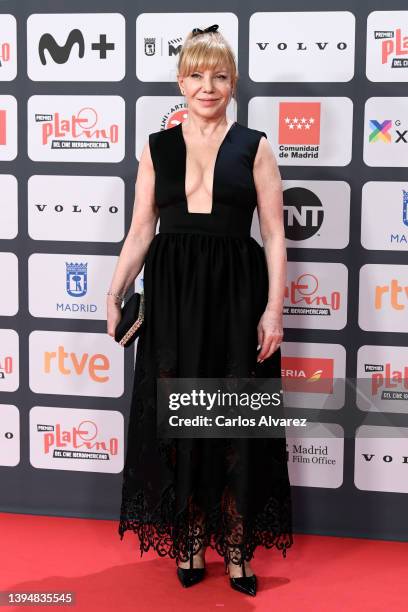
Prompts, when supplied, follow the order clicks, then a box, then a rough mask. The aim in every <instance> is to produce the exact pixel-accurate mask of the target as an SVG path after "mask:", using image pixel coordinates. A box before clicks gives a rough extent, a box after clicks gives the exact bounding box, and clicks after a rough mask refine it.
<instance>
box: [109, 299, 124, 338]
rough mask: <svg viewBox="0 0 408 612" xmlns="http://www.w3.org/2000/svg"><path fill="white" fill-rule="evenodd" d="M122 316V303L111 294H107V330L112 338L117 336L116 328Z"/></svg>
mask: <svg viewBox="0 0 408 612" xmlns="http://www.w3.org/2000/svg"><path fill="white" fill-rule="evenodd" d="M120 318H121V304H120V302H117V301H116V300H115V298H114V297H113V296H111V295H108V296H107V301H106V322H107V332H108V335H109V336H112V338H114V337H115V329H116V326H117V324H118V323H119V321H120Z"/></svg>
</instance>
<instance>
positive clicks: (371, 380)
mask: <svg viewBox="0 0 408 612" xmlns="http://www.w3.org/2000/svg"><path fill="white" fill-rule="evenodd" d="M357 384H358V393H357V398H356V401H357V406H358V407H359V408H360V410H366V411H373V412H378V411H384V412H400V413H404V414H407V412H408V348H407V347H405V346H369V345H367V346H361V347H360V348H359V350H358V354H357Z"/></svg>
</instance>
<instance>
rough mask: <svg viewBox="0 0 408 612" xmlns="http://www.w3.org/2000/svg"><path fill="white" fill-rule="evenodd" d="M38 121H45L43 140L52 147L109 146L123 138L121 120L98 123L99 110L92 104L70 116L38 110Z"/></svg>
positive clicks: (81, 147)
mask: <svg viewBox="0 0 408 612" xmlns="http://www.w3.org/2000/svg"><path fill="white" fill-rule="evenodd" d="M35 121H36V122H37V123H42V126H41V128H42V129H41V144H43V145H44V146H48V145H50V146H51V149H109V148H110V145H111V144H116V143H117V142H118V140H119V126H118V124H116V123H112V124H111V125H107V126H104V125H98V123H99V119H98V113H97V112H96V110H95V109H94V108H91V107H86V108H82V109H81V110H80V111H78V113H77V114H76V115H75V114H72V115H70V116H69V117H64V116H63V115H61V114H60V113H59V112H55V113H53V114H40V113H36V115H35Z"/></svg>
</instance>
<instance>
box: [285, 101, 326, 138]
mask: <svg viewBox="0 0 408 612" xmlns="http://www.w3.org/2000/svg"><path fill="white" fill-rule="evenodd" d="M320 106H321V105H320V102H281V103H280V104H279V144H310V145H318V144H320Z"/></svg>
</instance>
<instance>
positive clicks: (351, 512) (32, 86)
mask: <svg viewBox="0 0 408 612" xmlns="http://www.w3.org/2000/svg"><path fill="white" fill-rule="evenodd" d="M196 8H197V5H196ZM191 9H192V5H191V2H185V1H182V0H178V1H176V2H174V3H172V4H171V5H169V3H168V2H158V1H157V0H151V1H150V2H139V3H137V2H133V1H132V2H130V1H125V0H116V1H115V2H114V3H112V2H111V1H109V0H88V1H87V2H86V3H84V2H83V1H82V0H70V2H69V4H67V2H66V1H61V0H49V1H45V0H36V1H29V0H17V1H15V2H12V1H9V0H6V1H4V0H0V11H1V12H2V13H11V14H13V15H15V17H16V19H17V44H18V70H17V77H16V79H15V80H14V81H11V82H1V83H0V94H11V95H14V96H15V97H16V98H17V101H18V156H17V158H16V159H15V160H13V161H11V162H0V173H9V174H13V175H15V176H16V177H17V179H18V190H19V213H18V227H19V232H18V236H17V238H16V239H15V240H11V241H10V240H0V251H14V252H15V253H16V254H17V255H18V257H19V298H20V307H19V312H18V314H17V316H16V317H15V319H14V320H12V321H11V320H10V318H9V317H0V328H9V327H12V328H14V329H15V330H17V332H18V334H19V337H20V340H19V349H20V386H19V389H18V390H17V391H16V392H15V393H0V402H1V403H10V404H15V405H16V406H17V407H18V409H19V411H20V424H21V460H20V463H19V465H18V466H16V467H4V466H1V467H0V478H1V500H0V509H1V510H2V511H5V512H24V513H32V514H46V515H59V516H78V517H93V518H110V519H117V518H118V513H119V505H120V491H121V481H122V474H115V475H111V474H97V473H93V472H91V473H88V472H79V471H77V472H74V471H68V470H44V469H36V468H33V467H32V466H31V465H30V462H29V439H28V435H29V421H28V415H29V411H30V409H31V407H32V406H34V405H37V404H39V405H43V406H53V405H58V406H61V407H65V406H66V407H72V406H76V407H79V408H81V407H82V408H84V409H86V408H97V409H109V410H111V409H114V410H120V411H122V412H123V414H124V416H125V431H126V429H127V424H128V411H129V403H130V394H131V388H132V381H133V354H132V352H131V351H128V352H127V353H126V364H125V369H126V371H125V387H126V391H125V393H124V395H123V396H122V397H121V398H118V399H114V400H112V399H111V398H99V397H98V398H92V397H73V396H64V395H60V396H54V395H42V394H35V393H33V392H32V391H31V390H30V388H29V384H28V336H29V333H30V332H31V331H32V330H34V329H41V330H42V329H44V330H63V331H74V330H75V331H83V332H89V331H91V332H92V331H93V332H102V333H103V332H105V331H106V324H105V322H103V321H91V320H74V319H73V320H68V319H60V320H59V319H45V318H34V317H32V316H31V315H30V314H29V312H28V295H27V293H28V292H27V259H28V257H29V255H30V254H31V253H37V252H38V253H40V252H43V253H46V252H53V253H65V252H74V253H75V252H78V253H84V254H103V255H117V254H119V251H120V246H121V243H120V244H119V245H116V244H109V243H84V242H80V243H79V242H49V241H37V240H35V241H34V240H31V239H30V238H29V236H28V231H27V180H28V178H29V177H30V176H31V175H32V174H67V175H69V174H74V175H76V174H79V175H86V176H88V175H101V176H103V175H105V174H107V175H117V176H121V177H122V178H123V179H124V181H125V184H126V191H125V198H126V227H127V228H128V227H129V223H130V218H131V213H132V206H133V197H134V179H135V174H136V161H135V156H134V132H135V110H134V109H135V101H136V99H137V98H138V97H140V96H143V95H157V96H161V95H178V94H179V91H178V88H177V87H176V85H175V84H172V83H144V82H140V81H138V80H137V79H136V76H135V42H134V41H135V25H136V17H137V15H139V14H140V13H144V12H149V13H151V12H157V13H162V12H169V11H171V12H174V13H177V12H191ZM386 9H389V10H406V9H407V5H406V0H396V1H394V2H393V3H392V6H391V7H390V6H389V5H388V3H387V4H384V3H383V2H378V1H377V2H374V1H370V2H369V1H367V0H358V1H357V0H356V1H355V2H354V3H350V2H342V1H338V2H332V3H330V6H328V5H327V2H324V1H323V0H320V1H315V2H309V3H307V4H305V2H304V0H303V1H293V0H292V1H290V2H288V1H285V2H277V1H271V0H269V1H259V0H258V1H256V2H251V3H250V4H249V3H247V2H243V1H238V2H237V1H235V2H231V1H228V0H224V2H222V3H221V4H220V2H214V1H211V0H210V1H209V2H207V3H206V4H205V7H202V10H203V11H205V12H214V13H216V12H219V11H221V12H233V13H235V14H237V16H238V18H239V69H240V74H241V79H240V83H239V91H238V117H237V120H238V121H239V122H240V123H243V124H247V109H248V100H249V99H250V98H251V97H253V96H258V95H261V96H262V95H263V96H268V95H269V96H277V95H281V96H296V95H309V96H328V95H329V96H348V97H350V98H351V99H352V101H353V105H354V117H353V122H354V123H353V155H352V161H351V163H350V164H349V165H348V166H346V167H325V168H323V167H301V166H298V167H289V166H283V167H281V174H282V178H283V179H287V180H290V179H300V180H301V179H308V180H312V179H316V180H318V179H332V180H346V181H347V182H348V183H349V184H350V186H351V236H350V244H349V246H348V247H347V248H346V249H344V250H331V249H328V250H324V251H323V250H317V249H314V250H312V249H308V251H307V259H308V261H333V262H337V261H340V262H343V263H344V264H346V265H347V267H348V269H349V300H348V323H347V326H346V328H345V329H344V330H342V331H341V332H338V331H335V330H333V331H323V330H306V329H300V330H297V329H285V340H287V341H299V342H302V341H305V342H307V341H309V342H312V341H313V342H330V343H331V342H333V343H339V342H340V343H341V344H343V345H344V346H346V348H347V376H349V377H354V376H355V368H356V355H357V350H358V348H359V347H360V346H361V345H363V344H380V345H381V344H382V345H393V346H402V345H404V343H406V336H405V334H397V333H383V332H381V333H375V332H364V331H362V330H361V329H360V328H359V326H358V324H357V313H358V274H359V268H360V267H361V265H363V264H364V263H395V264H402V263H406V254H405V253H403V252H391V251H390V252H386V251H381V252H376V251H366V250H364V249H363V247H362V246H361V244H360V206H361V205H360V197H361V188H362V185H363V184H364V183H365V182H366V181H369V180H396V181H397V180H404V179H406V176H407V171H406V169H404V168H370V167H368V166H366V165H365V164H364V163H363V159H362V151H363V117H364V103H365V100H366V99H367V98H369V97H370V96H394V95H395V96H402V95H406V89H407V85H406V83H390V84H388V83H372V82H370V81H368V80H367V78H366V75H365V48H366V22H367V15H368V14H369V13H370V12H371V11H373V10H386ZM305 10H308V11H315V10H321V11H327V10H331V11H333V10H348V11H351V12H352V13H353V14H354V15H355V17H356V61H355V76H354V78H353V79H352V80H351V81H350V82H349V83H254V82H252V81H251V80H250V79H249V77H248V27H249V18H250V15H251V14H252V13H254V12H257V11H305ZM68 11H69V12H73V13H80V12H86V13H89V12H95V13H98V12H99V13H100V12H120V13H122V14H123V15H124V16H125V17H126V77H125V78H124V80H123V81H121V82H119V83H109V82H99V83H98V82H95V83H81V82H74V83H58V82H41V83H40V82H38V83H36V82H33V81H30V79H29V78H28V77H27V70H26V22H27V17H28V16H29V15H30V14H31V13H48V12H54V13H56V12H61V13H64V12H68ZM214 21H216V20H214ZM197 25H200V24H197ZM208 25H210V24H208ZM34 94H105V95H107V94H116V95H120V96H122V97H123V98H124V99H125V100H126V118H127V130H126V152H125V158H124V160H123V161H122V162H121V163H119V164H103V163H95V164H90V163H86V164H80V163H66V162H64V164H63V167H62V165H61V164H59V163H50V162H47V163H42V162H32V161H31V160H30V159H29V158H28V156H27V137H26V132H27V99H28V98H29V97H30V96H31V95H34ZM288 254H289V259H291V260H302V259H305V251H304V250H302V249H289V251H288ZM2 289H3V290H4V288H2ZM346 405H347V406H348V409H350V410H354V411H355V413H356V418H357V412H358V411H357V409H356V408H355V403H354V397H353V393H352V390H351V389H348V390H347V392H346ZM326 412H327V414H324V420H325V421H326V422H329V421H333V422H339V423H341V424H342V425H343V422H342V415H341V413H338V411H326ZM333 412H334V413H333ZM379 416H380V415H375V414H372V415H370V419H369V421H368V422H369V423H372V424H376V423H378V422H379V421H378V420H377V417H379ZM394 417H395V419H394V423H396V424H401V425H402V426H405V427H406V426H407V423H408V419H407V417H406V415H394ZM322 418H323V417H322ZM357 420H358V419H357ZM353 431H354V427H352V426H351V427H349V430H348V431H347V430H346V431H345V436H346V439H345V463H344V482H343V485H342V486H341V487H340V488H338V489H323V488H315V487H292V491H293V507H294V530H295V531H296V532H304V533H316V534H332V535H349V536H360V537H375V538H385V539H388V538H390V539H401V540H406V539H407V536H406V533H407V531H406V526H405V525H406V516H407V513H408V496H407V495H405V494H402V493H379V492H375V491H372V492H369V491H360V490H358V489H357V488H356V487H355V486H354V482H353V478H354V476H353V472H354V440H353V439H350V438H348V437H347V436H350V435H352V432H353ZM344 509H346V511H344Z"/></svg>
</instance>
